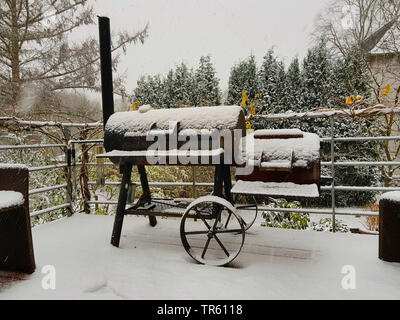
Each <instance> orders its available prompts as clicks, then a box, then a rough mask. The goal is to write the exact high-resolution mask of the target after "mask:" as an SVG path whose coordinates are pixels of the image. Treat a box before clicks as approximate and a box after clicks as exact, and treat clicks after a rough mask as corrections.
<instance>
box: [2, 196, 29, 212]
mask: <svg viewBox="0 0 400 320" xmlns="http://www.w3.org/2000/svg"><path fill="white" fill-rule="evenodd" d="M22 204H24V196H23V195H22V193H20V192H15V191H0V210H1V209H5V208H11V207H15V206H20V205H22Z"/></svg>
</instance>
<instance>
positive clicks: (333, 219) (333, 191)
mask: <svg viewBox="0 0 400 320" xmlns="http://www.w3.org/2000/svg"><path fill="white" fill-rule="evenodd" d="M330 126H331V170H332V185H331V187H332V189H331V200H332V231H333V232H336V201H335V128H334V119H333V118H330Z"/></svg>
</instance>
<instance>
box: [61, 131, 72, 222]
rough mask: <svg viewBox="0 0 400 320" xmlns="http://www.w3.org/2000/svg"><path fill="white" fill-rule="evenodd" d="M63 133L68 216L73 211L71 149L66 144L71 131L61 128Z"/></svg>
mask: <svg viewBox="0 0 400 320" xmlns="http://www.w3.org/2000/svg"><path fill="white" fill-rule="evenodd" d="M63 133H64V137H65V140H66V143H67V144H66V146H65V147H64V153H65V162H66V164H67V167H66V169H65V180H66V183H67V202H68V204H69V206H68V216H71V215H72V214H73V213H74V211H73V208H74V207H73V204H74V203H73V192H74V191H73V186H72V149H71V146H70V145H69V144H68V141H69V139H70V137H71V132H70V130H69V129H68V128H63Z"/></svg>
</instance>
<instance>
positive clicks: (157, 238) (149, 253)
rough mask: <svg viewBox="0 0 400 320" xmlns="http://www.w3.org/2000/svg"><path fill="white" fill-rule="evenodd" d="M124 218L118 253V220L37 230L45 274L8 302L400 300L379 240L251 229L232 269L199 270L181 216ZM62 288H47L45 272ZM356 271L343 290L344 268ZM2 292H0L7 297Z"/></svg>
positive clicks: (89, 219) (15, 289) (399, 286)
mask: <svg viewBox="0 0 400 320" xmlns="http://www.w3.org/2000/svg"><path fill="white" fill-rule="evenodd" d="M158 222H159V223H158V225H157V226H156V227H155V228H152V227H150V226H149V225H148V220H147V219H145V218H142V217H126V218H125V222H124V228H123V236H122V240H121V246H120V248H115V247H112V246H111V245H110V244H109V242H110V235H111V229H112V226H113V217H112V216H95V215H81V214H76V215H75V216H73V217H71V218H65V219H62V220H58V221H55V222H52V223H47V224H44V225H40V226H37V227H35V228H33V238H34V239H33V240H34V247H35V256H36V263H37V270H36V272H35V273H34V274H33V275H31V276H26V277H25V278H24V279H25V280H20V281H17V282H15V281H14V282H12V283H11V284H10V286H9V287H6V288H4V287H3V288H2V287H0V299H400V264H399V263H387V262H383V261H381V260H379V259H378V237H377V236H370V235H358V234H350V233H348V234H332V233H319V232H311V231H295V230H282V229H269V228H263V227H260V226H259V223H258V224H257V225H256V226H254V227H253V228H252V229H250V231H249V233H248V234H247V235H246V241H245V246H244V248H243V250H242V252H241V254H240V255H239V256H238V258H237V259H236V260H235V261H234V263H233V264H232V265H231V266H230V267H225V268H222V267H210V266H204V265H199V264H196V263H195V262H194V261H192V260H191V258H190V257H189V256H188V255H187V254H186V252H185V251H184V249H183V247H182V245H181V242H180V237H179V220H176V219H158ZM45 265H53V266H54V267H55V269H56V290H44V289H42V286H41V282H42V279H43V277H44V276H45V275H44V274H42V273H41V270H42V268H43V266H45ZM345 265H352V266H354V267H355V270H356V289H355V290H344V289H342V286H341V282H342V279H343V277H344V276H345V275H344V274H342V273H341V271H342V268H343V266H345ZM1 290H2V291H1Z"/></svg>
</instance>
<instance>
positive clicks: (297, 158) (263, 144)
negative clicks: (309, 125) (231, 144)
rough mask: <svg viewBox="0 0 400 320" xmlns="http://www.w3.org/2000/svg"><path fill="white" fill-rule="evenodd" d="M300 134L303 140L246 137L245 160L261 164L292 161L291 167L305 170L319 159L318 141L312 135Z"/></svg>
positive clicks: (316, 137)
mask: <svg viewBox="0 0 400 320" xmlns="http://www.w3.org/2000/svg"><path fill="white" fill-rule="evenodd" d="M299 131H300V130H299ZM300 132H301V133H302V134H303V138H290V139H254V134H251V135H248V136H247V138H246V154H247V158H248V159H252V160H258V159H261V162H271V161H278V162H279V161H292V166H293V167H301V168H305V167H307V166H308V165H310V163H312V162H314V161H317V160H318V159H319V157H320V139H319V137H318V135H316V134H314V133H308V132H302V131H300Z"/></svg>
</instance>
